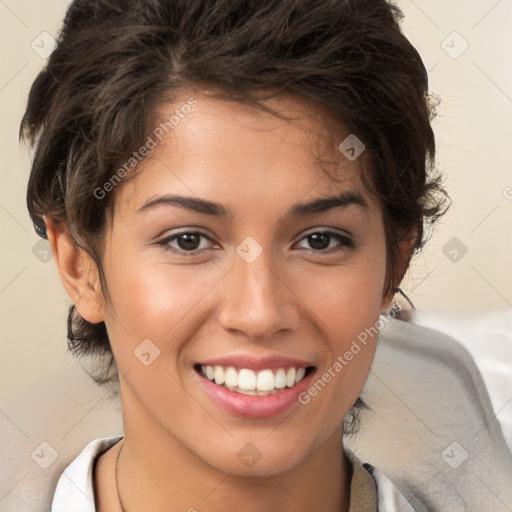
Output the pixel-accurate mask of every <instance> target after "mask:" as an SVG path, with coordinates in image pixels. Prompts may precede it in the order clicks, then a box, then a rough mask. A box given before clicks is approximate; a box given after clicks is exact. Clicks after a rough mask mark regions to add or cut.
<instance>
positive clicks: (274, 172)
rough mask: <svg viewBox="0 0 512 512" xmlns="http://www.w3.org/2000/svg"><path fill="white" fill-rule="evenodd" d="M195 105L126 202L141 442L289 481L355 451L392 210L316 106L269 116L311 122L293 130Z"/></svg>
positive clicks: (115, 252)
mask: <svg viewBox="0 0 512 512" xmlns="http://www.w3.org/2000/svg"><path fill="white" fill-rule="evenodd" d="M184 98H185V99H184V100H183V104H185V103H186V101H187V98H188V97H184ZM195 98H196V100H197V105H196V106H195V107H194V108H193V109H191V112H190V113H188V114H187V115H186V116H183V118H181V119H180V122H179V124H177V125H175V126H174V129H173V130H171V131H169V133H168V134H166V133H165V132H164V137H162V138H163V140H162V141H161V142H160V141H159V140H158V138H156V137H154V136H153V139H154V140H155V142H157V143H158V144H157V147H156V148H154V149H152V150H151V151H150V154H149V155H148V156H147V157H146V158H145V159H144V160H143V162H142V164H141V172H140V173H139V174H138V175H137V176H136V177H135V179H133V180H132V181H130V182H127V183H124V184H122V185H119V186H118V187H117V189H116V190H115V194H116V198H115V208H114V212H113V224H112V228H111V229H110V230H109V231H108V232H107V236H106V244H105V248H104V253H103V264H104V271H105V277H106V280H107V283H108V288H109V292H110V299H111V302H110V303H109V304H107V305H106V306H105V307H104V309H103V314H104V320H105V322H106V325H107V329H108V333H109V337H110V340H111V344H112V348H113V351H114V355H115V359H116V362H117V366H118V370H119V374H120V376H121V397H122V405H123V415H124V425H125V436H126V437H127V438H128V436H131V437H132V439H133V438H135V437H136V438H137V439H138V440H139V442H141V443H147V444H148V445H149V444H150V443H151V444H153V445H154V444H155V443H158V444H159V445H160V446H161V447H162V446H163V447H167V446H169V447H170V448H169V449H172V450H173V451H174V452H175V453H181V454H182V455H183V454H187V455H186V456H187V457H189V460H190V461H192V460H193V461H195V462H194V463H197V464H207V465H208V466H210V467H213V468H216V469H219V470H221V471H223V472H227V473H232V474H239V475H244V474H251V475H258V474H259V475H265V474H267V472H270V473H273V474H274V473H278V472H282V471H286V470H289V469H292V468H294V467H296V466H297V465H299V464H300V463H302V462H304V461H306V460H308V459H309V460H311V459H312V458H314V457H315V456H317V455H318V454H322V453H323V454H324V455H327V456H328V454H332V453H333V450H334V451H336V448H340V446H341V444H340V443H341V424H342V420H343V418H344V416H345V415H346V413H347V412H348V411H349V410H350V409H351V407H352V406H353V404H354V402H355V401H356V399H357V397H358V396H359V394H360V392H361V390H362V387H363V385H364V383H365V381H366V378H367V375H368V372H369V369H370V365H371V362H372V359H373V356H374V351H375V341H376V340H375V339H373V338H372V337H371V336H365V335H364V332H365V328H368V327H372V326H374V325H375V323H376V322H377V321H378V319H379V313H380V312H381V310H383V308H384V304H383V290H384V285H385V274H386V249H385V238H384V227H383V221H382V212H381V209H380V206H379V204H378V203H377V202H376V201H375V199H374V198H373V197H372V196H370V195H369V194H368V193H367V191H366V190H365V189H364V187H363V186H362V184H361V181H360V179H359V168H358V164H359V163H360V162H361V161H362V158H360V159H359V160H355V161H354V162H351V161H349V160H348V159H347V158H346V157H345V156H344V155H343V154H342V153H341V152H340V151H339V150H338V148H337V145H338V144H339V143H341V142H342V141H343V140H344V139H345V137H346V136H348V135H349V134H348V133H346V134H344V135H343V134H342V136H340V139H339V140H336V139H334V142H333V144H332V146H329V145H328V143H327V142H326V141H328V140H329V141H330V140H331V139H330V138H329V136H328V132H327V131H326V130H325V128H323V127H322V124H321V118H320V117H318V116H317V118H315V116H314V114H315V111H314V110H312V109H311V108H310V107H307V106H306V105H304V104H302V103H301V102H299V101H297V100H294V99H292V98H290V97H288V98H285V97H280V98H278V99H274V100H272V101H271V102H269V103H270V104H271V105H272V106H273V107H275V108H279V109H281V110H283V111H284V112H285V113H291V114H306V115H309V118H307V119H302V120H301V121H294V122H293V123H292V122H286V121H283V120H280V119H278V118H277V117H274V116H271V115H269V114H266V113H263V112H261V111H258V110H255V109H252V108H250V107H248V106H246V105H241V104H239V103H236V102H225V101H222V100H219V99H211V98H210V99H209V98H206V97H203V96H201V95H196V96H195ZM179 107H180V103H179V102H176V103H173V105H168V106H167V107H166V108H165V109H163V110H162V116H163V117H164V118H166V119H169V117H170V116H171V115H172V114H173V111H174V110H175V109H177V108H178V109H179ZM187 110H188V109H187ZM315 119H316V120H315ZM326 147H327V148H328V149H327V150H326V149H325V148H326ZM318 151H323V153H322V154H321V157H322V159H323V160H325V161H327V160H329V161H330V164H329V167H328V168H327V164H325V165H324V168H323V169H322V168H321V167H320V164H319V161H318V160H317V158H315V154H318ZM327 171H328V172H327ZM111 193H112V192H111ZM358 337H359V338H358ZM365 338H366V340H365V342H362V341H361V340H363V339H365ZM226 380H227V382H226ZM319 380H320V381H321V382H317V381H319ZM223 381H224V382H223ZM296 381H298V383H296ZM315 382H316V383H317V384H316V387H315ZM227 385H229V387H230V388H231V390H230V389H228V388H227V387H226V386H227ZM255 386H256V389H254V388H255ZM315 390H316V391H315Z"/></svg>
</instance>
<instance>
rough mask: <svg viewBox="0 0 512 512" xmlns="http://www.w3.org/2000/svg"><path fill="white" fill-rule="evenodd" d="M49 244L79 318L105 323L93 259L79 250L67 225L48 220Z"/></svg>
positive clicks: (47, 218)
mask: <svg viewBox="0 0 512 512" xmlns="http://www.w3.org/2000/svg"><path fill="white" fill-rule="evenodd" d="M45 223H46V229H47V233H48V241H49V242H50V245H51V248H52V253H53V256H54V258H55V262H56V263H57V268H58V271H59V275H60V278H61V280H62V284H63V285H64V288H65V289H66V292H67V293H68V295H69V297H70V298H71V300H72V301H73V303H74V304H75V306H76V308H77V309H78V312H79V313H80V315H81V316H82V317H83V318H84V319H85V320H87V321H88V322H90V323H98V322H101V321H103V319H104V318H103V298H102V294H101V286H100V281H99V276H98V269H97V267H96V264H95V262H94V260H93V259H92V258H91V256H90V255H89V254H88V253H87V252H86V251H84V250H83V249H81V248H79V247H77V245H76V244H75V242H74V240H73V238H72V236H71V234H70V232H69V227H68V225H67V222H65V221H62V222H56V221H54V220H53V219H51V218H50V217H47V216H45Z"/></svg>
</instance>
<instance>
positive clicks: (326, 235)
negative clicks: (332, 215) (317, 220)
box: [299, 231, 354, 253]
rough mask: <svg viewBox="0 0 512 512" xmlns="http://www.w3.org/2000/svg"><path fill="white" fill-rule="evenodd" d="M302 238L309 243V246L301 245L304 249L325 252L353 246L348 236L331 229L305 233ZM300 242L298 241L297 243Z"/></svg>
mask: <svg viewBox="0 0 512 512" xmlns="http://www.w3.org/2000/svg"><path fill="white" fill-rule="evenodd" d="M304 240H306V241H307V243H308V244H309V247H303V248H304V249H311V250H313V251H318V252H325V253H328V252H331V251H337V250H343V249H346V248H351V247H354V242H353V241H352V240H351V239H350V238H349V237H348V236H345V235H342V234H340V233H334V232H332V231H321V232H316V233H310V234H309V235H306V236H305V237H304V238H303V239H302V240H301V242H303V241H304ZM301 242H299V244H300V243H301Z"/></svg>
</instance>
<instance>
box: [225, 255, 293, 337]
mask: <svg viewBox="0 0 512 512" xmlns="http://www.w3.org/2000/svg"><path fill="white" fill-rule="evenodd" d="M271 259H272V257H271V254H270V250H266V251H265V250H264V251H263V252H262V253H261V254H260V256H259V257H258V258H257V259H256V260H255V261H252V262H247V261H246V260H244V259H243V258H242V257H240V256H239V255H238V254H235V255H234V264H233V267H232V269H231V270H230V272H228V274H227V275H226V277H225V280H226V281H225V282H224V287H223V290H222V299H221V309H220V312H219V315H218V322H219V323H220V325H221V326H222V327H223V328H224V329H226V330H229V331H232V332H238V333H243V334H244V335H245V336H246V337H249V338H250V339H252V340H258V341H264V340H267V339H270V338H272V336H273V335H275V334H276V333H278V332H279V331H287V330H289V331H293V330H295V329H296V328H297V326H298V324H299V322H300V318H301V315H300V311H299V304H300V302H299V301H298V299H297V297H296V296H295V295H294V294H293V291H292V289H291V288H290V286H291V283H287V282H286V279H285V275H284V273H283V272H282V271H281V272H280V271H279V270H278V268H277V267H276V265H275V264H274V265H272V263H273V262H272V261H271Z"/></svg>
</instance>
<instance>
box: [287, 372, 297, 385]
mask: <svg viewBox="0 0 512 512" xmlns="http://www.w3.org/2000/svg"><path fill="white" fill-rule="evenodd" d="M295 373H296V372H295V368H290V369H289V370H288V371H287V372H286V385H287V386H288V387H289V388H291V387H292V386H293V385H294V384H295Z"/></svg>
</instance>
